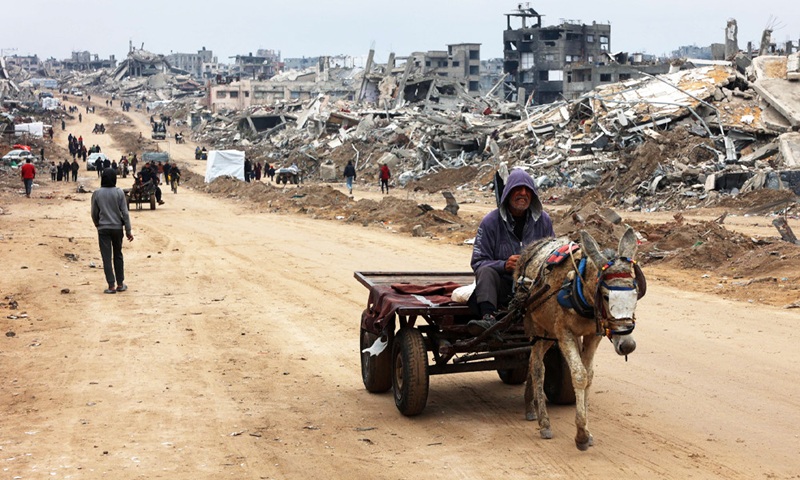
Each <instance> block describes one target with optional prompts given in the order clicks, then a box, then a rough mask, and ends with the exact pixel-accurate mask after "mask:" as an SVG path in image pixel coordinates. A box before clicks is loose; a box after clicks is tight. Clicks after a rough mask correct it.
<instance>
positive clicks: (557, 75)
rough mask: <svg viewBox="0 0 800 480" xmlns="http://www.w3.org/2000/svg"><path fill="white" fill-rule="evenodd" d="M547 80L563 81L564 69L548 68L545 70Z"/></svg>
mask: <svg viewBox="0 0 800 480" xmlns="http://www.w3.org/2000/svg"><path fill="white" fill-rule="evenodd" d="M547 80H548V81H550V82H563V81H564V71H563V70H548V72H547Z"/></svg>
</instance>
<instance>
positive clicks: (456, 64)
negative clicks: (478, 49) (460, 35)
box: [453, 60, 461, 67]
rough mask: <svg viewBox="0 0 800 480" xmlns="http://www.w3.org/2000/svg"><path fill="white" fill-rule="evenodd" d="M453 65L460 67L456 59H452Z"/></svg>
mask: <svg viewBox="0 0 800 480" xmlns="http://www.w3.org/2000/svg"><path fill="white" fill-rule="evenodd" d="M453 66H454V67H460V66H461V62H459V61H458V60H453Z"/></svg>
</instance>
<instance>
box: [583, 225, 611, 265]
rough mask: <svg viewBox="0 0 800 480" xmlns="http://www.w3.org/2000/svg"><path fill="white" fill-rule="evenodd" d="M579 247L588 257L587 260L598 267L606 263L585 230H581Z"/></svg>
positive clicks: (595, 243)
mask: <svg viewBox="0 0 800 480" xmlns="http://www.w3.org/2000/svg"><path fill="white" fill-rule="evenodd" d="M580 234H581V246H582V247H583V251H584V252H586V254H587V255H589V259H590V260H591V261H592V262H593V263H594V264H595V265H597V266H598V267H599V266H600V265H602V264H604V263H605V262H606V257H604V256H603V254H601V253H600V247H599V246H597V242H595V241H594V238H592V236H591V235H589V232H587V231H586V230H581V232H580Z"/></svg>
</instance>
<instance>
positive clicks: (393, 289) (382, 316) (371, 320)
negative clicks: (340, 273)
mask: <svg viewBox="0 0 800 480" xmlns="http://www.w3.org/2000/svg"><path fill="white" fill-rule="evenodd" d="M460 286H461V285H460V284H458V283H455V282H443V283H431V284H427V285H414V284H410V283H394V284H391V285H376V286H375V287H373V288H371V289H370V294H369V301H368V303H367V308H366V310H364V313H363V314H362V316H361V325H362V327H364V328H365V329H367V330H369V331H373V332H378V331H381V330H383V327H385V326H386V323H387V322H388V321H390V320H392V319H393V318H394V314H395V313H396V312H397V309H398V308H400V307H411V308H426V307H444V306H450V305H461V304H460V303H458V302H454V301H453V300H452V299H451V294H452V293H453V290H455V289H456V288H458V287H460ZM376 324H377V325H376Z"/></svg>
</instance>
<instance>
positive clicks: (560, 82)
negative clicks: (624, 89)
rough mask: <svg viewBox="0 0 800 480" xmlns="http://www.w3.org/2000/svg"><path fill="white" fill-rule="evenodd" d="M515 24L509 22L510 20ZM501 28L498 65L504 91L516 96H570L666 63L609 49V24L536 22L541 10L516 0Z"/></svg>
mask: <svg viewBox="0 0 800 480" xmlns="http://www.w3.org/2000/svg"><path fill="white" fill-rule="evenodd" d="M514 19H516V20H519V21H520V22H521V24H522V26H521V27H520V28H512V20H514ZM506 21H507V28H506V30H505V31H504V32H503V60H504V68H503V69H504V71H505V72H506V73H508V74H509V75H510V76H511V80H512V81H511V85H512V86H513V87H512V89H511V91H507V92H506V93H507V94H506V96H507V97H511V98H513V97H514V96H515V95H516V97H517V100H518V102H520V103H524V102H527V101H529V100H530V101H532V102H533V103H534V104H544V103H551V102H555V101H558V100H562V99H567V100H572V99H575V98H578V97H580V96H581V95H583V94H584V93H586V92H589V91H591V90H592V89H594V88H595V87H597V86H598V85H602V84H607V83H614V82H618V81H624V80H627V79H630V78H636V77H638V76H639V72H641V71H645V72H647V73H651V74H656V73H665V72H666V71H668V66H666V65H657V64H654V62H653V60H654V59H652V58H649V57H647V56H645V55H643V54H633V55H627V54H617V55H611V25H608V24H602V23H597V22H592V24H591V25H587V24H583V23H580V22H576V21H564V22H562V23H561V24H560V25H557V26H550V27H545V26H542V15H541V14H539V13H538V12H537V11H536V10H534V9H533V8H530V7H524V8H523V6H522V5H520V6H519V8H518V9H517V11H515V12H512V13H507V14H506Z"/></svg>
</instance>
